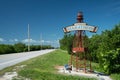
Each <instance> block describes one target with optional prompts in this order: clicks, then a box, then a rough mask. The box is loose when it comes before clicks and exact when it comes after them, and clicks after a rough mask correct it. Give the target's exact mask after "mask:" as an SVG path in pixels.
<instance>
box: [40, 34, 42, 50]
mask: <svg viewBox="0 0 120 80" xmlns="http://www.w3.org/2000/svg"><path fill="white" fill-rule="evenodd" d="M40 50H42V34H40Z"/></svg>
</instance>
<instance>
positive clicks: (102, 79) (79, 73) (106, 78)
mask: <svg viewBox="0 0 120 80" xmlns="http://www.w3.org/2000/svg"><path fill="white" fill-rule="evenodd" d="M55 69H57V70H58V72H59V73H61V74H67V75H77V76H83V77H88V78H96V79H98V80H112V79H111V78H110V77H109V76H108V75H103V74H100V72H86V73H85V72H84V71H83V70H79V71H76V69H75V68H72V71H71V72H69V71H68V70H64V69H65V68H64V66H55Z"/></svg>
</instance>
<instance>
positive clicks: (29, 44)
mask: <svg viewBox="0 0 120 80" xmlns="http://www.w3.org/2000/svg"><path fill="white" fill-rule="evenodd" d="M28 51H30V30H29V24H28Z"/></svg>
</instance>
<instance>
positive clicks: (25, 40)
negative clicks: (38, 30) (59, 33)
mask: <svg viewBox="0 0 120 80" xmlns="http://www.w3.org/2000/svg"><path fill="white" fill-rule="evenodd" d="M22 42H23V43H28V42H29V39H24V40H22ZM37 42H38V41H36V40H33V39H30V43H37Z"/></svg>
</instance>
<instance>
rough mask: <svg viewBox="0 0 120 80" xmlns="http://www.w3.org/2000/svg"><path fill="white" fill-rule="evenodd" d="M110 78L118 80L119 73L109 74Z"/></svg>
mask: <svg viewBox="0 0 120 80" xmlns="http://www.w3.org/2000/svg"><path fill="white" fill-rule="evenodd" d="M110 77H111V78H112V79H113V80H120V73H118V74H117V73H116V74H111V75H110Z"/></svg>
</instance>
